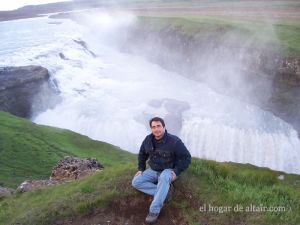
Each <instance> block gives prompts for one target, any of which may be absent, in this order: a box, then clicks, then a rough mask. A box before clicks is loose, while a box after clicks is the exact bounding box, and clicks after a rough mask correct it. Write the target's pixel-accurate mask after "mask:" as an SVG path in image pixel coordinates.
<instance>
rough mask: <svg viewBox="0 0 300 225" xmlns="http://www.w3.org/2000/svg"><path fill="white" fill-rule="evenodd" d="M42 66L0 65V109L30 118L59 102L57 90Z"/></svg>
mask: <svg viewBox="0 0 300 225" xmlns="http://www.w3.org/2000/svg"><path fill="white" fill-rule="evenodd" d="M49 77H50V76H49V73H48V70H47V69H46V68H43V67H41V66H22V67H0V110H2V111H5V112H9V113H11V114H13V115H16V116H20V117H24V118H30V117H31V116H32V115H33V112H34V111H35V112H37V111H43V110H45V109H47V108H48V107H51V106H54V105H55V104H56V103H57V100H58V97H57V95H56V93H57V91H55V88H54V87H53V86H51V84H50V82H49Z"/></svg>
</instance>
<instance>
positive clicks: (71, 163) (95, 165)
mask: <svg viewBox="0 0 300 225" xmlns="http://www.w3.org/2000/svg"><path fill="white" fill-rule="evenodd" d="M103 168H104V167H103V166H102V165H101V164H100V163H99V162H98V161H97V160H96V159H95V158H86V159H81V158H78V157H72V156H66V157H65V158H64V159H63V160H61V161H60V162H59V163H58V165H57V166H56V167H54V168H53V170H52V174H51V177H50V180H56V181H68V180H77V179H79V178H82V177H85V176H87V175H91V174H93V173H95V172H96V171H99V170H101V169H103Z"/></svg>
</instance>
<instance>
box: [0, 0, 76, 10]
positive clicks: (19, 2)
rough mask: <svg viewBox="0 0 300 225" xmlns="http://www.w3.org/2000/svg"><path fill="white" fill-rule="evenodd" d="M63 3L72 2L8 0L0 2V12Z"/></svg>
mask: <svg viewBox="0 0 300 225" xmlns="http://www.w3.org/2000/svg"><path fill="white" fill-rule="evenodd" d="M64 1H72V0H8V1H1V3H0V11H4V10H14V9H17V8H20V7H22V6H25V5H40V4H46V3H52V2H64Z"/></svg>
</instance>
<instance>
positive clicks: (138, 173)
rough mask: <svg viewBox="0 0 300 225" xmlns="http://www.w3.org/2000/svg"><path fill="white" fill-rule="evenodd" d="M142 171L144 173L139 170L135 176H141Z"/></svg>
mask: <svg viewBox="0 0 300 225" xmlns="http://www.w3.org/2000/svg"><path fill="white" fill-rule="evenodd" d="M142 173H143V172H142V171H137V173H136V174H135V175H134V176H135V177H136V176H140V175H142Z"/></svg>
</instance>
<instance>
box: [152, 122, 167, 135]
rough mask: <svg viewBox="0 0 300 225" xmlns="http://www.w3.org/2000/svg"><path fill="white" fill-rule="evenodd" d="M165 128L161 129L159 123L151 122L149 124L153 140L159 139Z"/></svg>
mask: <svg viewBox="0 0 300 225" xmlns="http://www.w3.org/2000/svg"><path fill="white" fill-rule="evenodd" d="M165 130H166V128H165V127H163V125H162V124H161V122H159V121H152V123H151V131H152V134H153V135H154V137H155V139H161V138H162V137H163V136H164V134H165Z"/></svg>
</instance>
